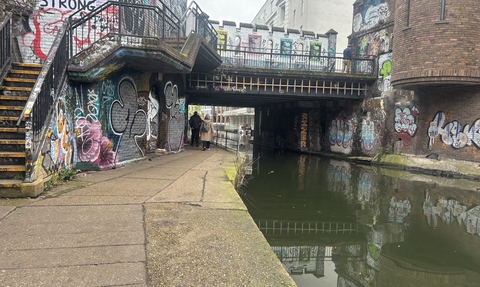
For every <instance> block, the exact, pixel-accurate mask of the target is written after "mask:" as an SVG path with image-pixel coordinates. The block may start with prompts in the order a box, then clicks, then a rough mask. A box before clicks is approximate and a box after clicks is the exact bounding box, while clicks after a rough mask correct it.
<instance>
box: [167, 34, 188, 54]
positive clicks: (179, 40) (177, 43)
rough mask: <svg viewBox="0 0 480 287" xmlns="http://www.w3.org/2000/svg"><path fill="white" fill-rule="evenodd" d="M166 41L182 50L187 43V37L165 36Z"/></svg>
mask: <svg viewBox="0 0 480 287" xmlns="http://www.w3.org/2000/svg"><path fill="white" fill-rule="evenodd" d="M164 40H165V43H167V44H169V45H170V46H172V47H173V48H175V49H177V50H178V51H181V50H182V48H183V46H184V45H185V43H186V42H187V37H180V38H177V37H169V38H165V39H164Z"/></svg>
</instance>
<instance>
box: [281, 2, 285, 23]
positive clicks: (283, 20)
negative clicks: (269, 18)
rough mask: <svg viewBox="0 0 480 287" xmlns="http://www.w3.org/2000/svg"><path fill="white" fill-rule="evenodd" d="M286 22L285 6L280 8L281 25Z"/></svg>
mask: <svg viewBox="0 0 480 287" xmlns="http://www.w3.org/2000/svg"><path fill="white" fill-rule="evenodd" d="M283 22H285V5H283V6H282V7H280V24H283Z"/></svg>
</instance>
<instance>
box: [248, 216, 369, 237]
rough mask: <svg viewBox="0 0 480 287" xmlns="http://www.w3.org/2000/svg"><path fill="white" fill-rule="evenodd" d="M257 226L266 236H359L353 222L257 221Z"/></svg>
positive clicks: (356, 226)
mask: <svg viewBox="0 0 480 287" xmlns="http://www.w3.org/2000/svg"><path fill="white" fill-rule="evenodd" d="M256 222H257V226H258V228H259V229H260V231H262V232H263V233H264V234H276V235H281V234H319V233H330V234H358V233H359V232H360V231H359V230H358V225H357V224H355V223H351V222H333V221H320V222H301V221H300V222H299V221H277V220H256Z"/></svg>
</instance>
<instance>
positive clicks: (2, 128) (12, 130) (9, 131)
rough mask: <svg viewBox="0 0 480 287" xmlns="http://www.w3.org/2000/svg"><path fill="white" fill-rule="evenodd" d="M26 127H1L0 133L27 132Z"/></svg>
mask: <svg viewBox="0 0 480 287" xmlns="http://www.w3.org/2000/svg"><path fill="white" fill-rule="evenodd" d="M25 132H26V129H25V128H7V127H0V133H25Z"/></svg>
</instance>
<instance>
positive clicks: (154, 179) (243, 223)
mask: <svg viewBox="0 0 480 287" xmlns="http://www.w3.org/2000/svg"><path fill="white" fill-rule="evenodd" d="M233 157H234V155H233V154H232V153H229V152H227V151H225V150H223V149H221V148H217V147H215V146H213V148H212V149H211V150H210V151H201V149H199V148H198V149H196V148H190V147H189V146H188V147H187V150H186V151H184V152H181V153H178V154H171V155H162V156H159V157H153V158H151V160H145V161H142V162H138V163H134V164H131V165H128V166H126V167H123V168H117V169H115V170H108V171H101V172H91V173H83V174H82V173H81V174H79V178H78V179H77V180H75V181H72V182H69V183H68V184H66V185H62V186H58V187H56V188H55V189H54V190H53V191H50V192H47V193H46V194H45V195H42V196H41V197H40V198H37V199H32V200H26V199H23V200H0V246H1V247H0V286H12V287H13V286H15V287H16V286H35V287H37V286H48V287H53V286H62V287H63V286H155V287H157V286H164V287H170V286H195V287H196V286H228V287H233V286H259V287H264V286H295V283H294V282H293V280H292V279H291V278H290V276H289V275H288V274H287V272H286V271H285V269H284V268H283V266H282V265H281V263H280V262H279V261H278V259H277V258H276V256H275V254H274V253H273V251H272V250H271V248H270V246H269V245H268V243H267V242H266V240H265V238H264V237H263V235H262V233H261V232H260V231H259V230H258V229H257V227H256V226H255V223H254V222H253V220H252V218H251V217H250V215H249V214H248V211H247V210H246V208H245V205H244V204H243V202H242V200H241V199H240V197H239V196H238V194H237V193H236V191H235V190H234V188H233V186H232V184H231V182H230V181H229V179H228V177H227V176H226V173H225V170H230V171H233V170H234V166H233ZM26 203H28V204H26Z"/></svg>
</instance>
